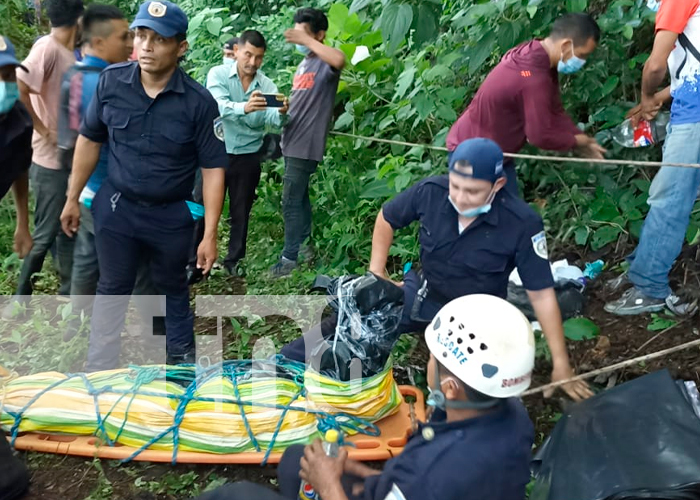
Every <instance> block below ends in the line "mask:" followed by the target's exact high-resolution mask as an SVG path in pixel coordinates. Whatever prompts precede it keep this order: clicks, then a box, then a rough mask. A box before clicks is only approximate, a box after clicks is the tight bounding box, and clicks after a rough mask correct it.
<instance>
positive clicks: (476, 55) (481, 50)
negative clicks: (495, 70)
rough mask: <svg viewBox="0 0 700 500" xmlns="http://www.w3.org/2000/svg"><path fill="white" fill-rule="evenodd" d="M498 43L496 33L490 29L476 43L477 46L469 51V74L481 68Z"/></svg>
mask: <svg viewBox="0 0 700 500" xmlns="http://www.w3.org/2000/svg"><path fill="white" fill-rule="evenodd" d="M495 45H496V35H495V34H494V33H493V31H490V32H489V33H488V34H487V35H486V36H484V37H482V38H481V40H479V42H478V43H477V44H476V47H474V48H472V49H470V50H469V51H468V52H467V55H468V56H469V74H474V73H476V71H478V70H479V69H481V65H482V64H484V61H486V59H488V58H489V56H490V55H491V52H493V48H494V46H495Z"/></svg>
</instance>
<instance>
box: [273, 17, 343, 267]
mask: <svg viewBox="0 0 700 500" xmlns="http://www.w3.org/2000/svg"><path fill="white" fill-rule="evenodd" d="M327 30H328V18H327V17H326V15H325V14H324V13H323V12H321V11H320V10H318V9H311V8H304V9H300V10H298V11H297V13H296V14H295V15H294V29H289V30H287V31H285V33H284V37H285V38H286V39H287V42H288V43H293V44H295V45H296V48H297V50H298V51H299V52H301V53H302V54H304V56H305V57H304V60H303V61H302V62H301V64H300V65H299V68H298V69H297V72H296V74H295V75H294V82H293V84H292V95H291V97H290V101H291V104H290V108H289V123H288V124H287V126H286V127H285V128H284V131H283V133H282V155H283V156H284V189H283V192H282V213H283V216H284V249H283V250H282V256H281V258H280V260H279V261H278V262H277V264H275V265H274V266H272V268H271V269H270V273H271V275H272V276H273V277H274V278H281V277H284V276H288V275H289V274H291V273H292V271H293V270H294V269H295V268H296V266H297V257H298V256H299V249H300V247H301V245H302V243H304V241H305V240H306V239H307V238H309V236H311V200H310V199H309V179H310V177H311V174H313V173H314V172H315V171H316V168H317V167H318V164H319V163H320V162H321V160H322V159H323V153H324V151H325V149H326V138H327V137H328V131H329V129H330V124H331V123H330V122H331V118H332V116H333V107H334V104H335V94H336V92H337V90H338V82H339V81H340V72H341V71H342V69H343V68H344V67H345V54H343V52H342V51H340V50H338V49H334V48H332V47H329V46H327V45H325V44H324V43H323V41H324V39H325V38H326V31H327ZM310 250H311V249H310V246H309V247H307V248H306V249H304V250H302V253H303V254H304V257H306V258H310Z"/></svg>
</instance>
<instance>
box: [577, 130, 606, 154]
mask: <svg viewBox="0 0 700 500" xmlns="http://www.w3.org/2000/svg"><path fill="white" fill-rule="evenodd" d="M576 143H577V144H578V146H577V147H576V152H577V153H578V155H579V156H583V157H584V158H593V159H596V160H602V159H603V155H604V154H605V153H607V150H606V149H605V148H604V147H603V146H601V145H600V144H598V142H596V140H595V139H594V138H593V137H589V136H587V135H585V134H579V135H577V136H576Z"/></svg>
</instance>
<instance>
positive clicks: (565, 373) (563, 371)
mask: <svg viewBox="0 0 700 500" xmlns="http://www.w3.org/2000/svg"><path fill="white" fill-rule="evenodd" d="M575 375H576V374H575V373H574V371H573V370H572V369H571V366H569V364H568V363H566V364H563V363H559V364H556V363H555V365H554V370H552V382H559V381H560V380H566V379H569V378H571V377H574V376H575ZM560 387H561V388H562V389H563V390H564V392H566V393H567V394H568V395H569V397H571V399H573V400H574V401H581V400H583V399H588V398H590V397H591V396H593V391H591V389H590V388H589V387H588V384H587V383H586V382H584V381H583V380H577V381H576V382H569V383H568V384H565V385H562V386H560ZM554 390H555V389H554V388H552V389H548V390H546V391H545V392H544V397H545V398H549V397H551V396H552V394H554Z"/></svg>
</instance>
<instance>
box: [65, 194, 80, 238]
mask: <svg viewBox="0 0 700 500" xmlns="http://www.w3.org/2000/svg"><path fill="white" fill-rule="evenodd" d="M79 227H80V203H79V202H78V201H77V200H75V201H72V200H67V201H66V204H65V206H64V207H63V212H62V213H61V229H63V232H64V233H66V235H67V236H69V237H71V238H72V237H73V236H74V235H75V233H77V232H78V228H79Z"/></svg>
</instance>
